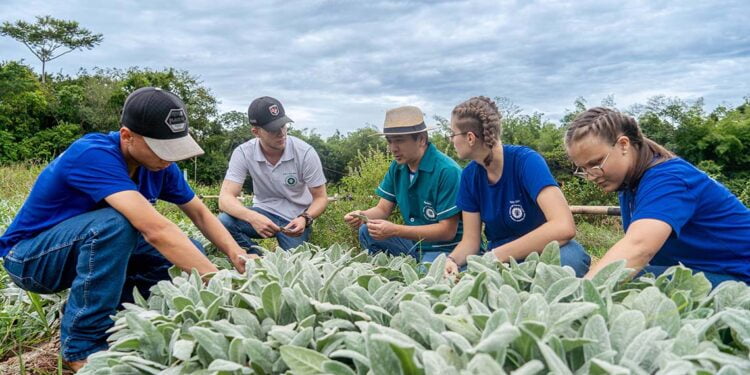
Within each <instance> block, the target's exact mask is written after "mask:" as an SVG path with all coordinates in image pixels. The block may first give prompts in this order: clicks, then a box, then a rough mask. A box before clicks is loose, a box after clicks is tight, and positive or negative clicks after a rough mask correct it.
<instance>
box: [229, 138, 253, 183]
mask: <svg viewBox="0 0 750 375" xmlns="http://www.w3.org/2000/svg"><path fill="white" fill-rule="evenodd" d="M247 163H248V161H247V158H246V157H245V154H244V153H243V152H242V145H240V146H238V147H237V148H235V149H234V152H232V157H231V158H229V166H228V167H227V174H226V175H225V176H224V179H225V180H229V181H232V182H236V183H238V184H240V185H242V184H243V183H245V178H246V177H247V172H248V170H249V168H248V165H247Z"/></svg>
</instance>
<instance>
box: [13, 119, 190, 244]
mask: <svg viewBox="0 0 750 375" xmlns="http://www.w3.org/2000/svg"><path fill="white" fill-rule="evenodd" d="M136 175H137V178H136V181H134V180H133V179H131V178H130V176H129V175H128V167H127V164H126V162H125V158H124V157H123V155H122V151H121V150H120V133H118V132H111V133H109V134H99V133H97V134H93V133H92V134H87V135H85V136H83V137H81V138H80V139H78V140H77V141H75V142H73V144H71V145H70V147H69V148H68V149H67V150H65V152H64V153H62V154H61V155H60V156H58V157H57V158H56V159H55V160H53V161H52V162H51V163H49V165H47V167H45V168H44V170H42V172H41V173H40V174H39V177H38V178H37V180H36V182H35V183H34V186H33V187H32V188H31V192H30V193H29V196H28V197H27V198H26V202H24V204H23V206H22V207H21V210H20V211H18V214H16V217H15V219H13V222H12V223H11V224H10V226H9V227H8V229H7V230H6V231H5V233H4V234H3V236H2V237H0V256H5V255H6V254H7V253H8V252H9V251H10V250H11V248H12V247H13V246H14V245H15V244H16V243H18V242H20V241H22V240H24V239H27V238H31V237H34V236H35V235H37V234H39V233H41V232H43V231H45V230H47V229H49V228H52V227H53V226H55V225H57V224H59V223H61V222H63V221H65V220H67V219H69V218H71V217H73V216H77V215H80V214H82V213H85V212H89V211H93V210H96V209H99V208H103V207H108V205H107V203H106V201H104V198H106V197H108V196H110V195H112V194H114V193H118V192H121V191H126V190H136V191H139V192H140V193H141V194H143V196H144V197H145V198H146V199H147V200H148V201H149V202H151V203H152V204H154V203H156V200H157V199H161V200H164V201H167V202H171V203H175V204H184V203H187V202H189V201H190V200H192V199H193V197H194V196H195V193H193V191H192V189H190V186H188V184H187V182H186V181H185V179H184V178H183V177H182V174H181V173H180V169H179V168H178V167H177V165H176V164H174V163H172V164H171V165H170V166H169V167H167V168H166V169H164V170H161V171H158V172H152V171H149V170H147V169H146V168H143V167H140V168H139V169H138V171H137V173H136Z"/></svg>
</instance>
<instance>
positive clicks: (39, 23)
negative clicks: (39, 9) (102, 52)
mask: <svg viewBox="0 0 750 375" xmlns="http://www.w3.org/2000/svg"><path fill="white" fill-rule="evenodd" d="M0 34H2V35H4V36H9V37H11V38H13V39H15V40H18V41H19V42H21V43H23V44H24V45H25V46H26V47H27V48H28V49H29V50H30V51H31V53H33V54H34V56H36V57H37V58H38V59H39V61H41V62H42V83H44V82H45V72H46V65H47V62H48V61H52V60H54V59H56V58H58V57H60V56H63V55H65V54H67V53H70V52H72V51H75V50H77V49H78V50H83V49H84V48H85V49H92V48H94V47H95V46H97V45H99V44H100V43H101V42H102V39H103V37H102V34H94V33H92V32H91V31H89V30H87V29H84V28H82V27H80V26H79V25H78V22H76V21H66V20H61V19H57V18H54V17H52V16H43V17H42V16H37V17H36V23H28V22H25V21H16V22H15V23H10V22H7V21H6V22H3V26H2V27H0Z"/></svg>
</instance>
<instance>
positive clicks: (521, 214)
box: [508, 201, 526, 223]
mask: <svg viewBox="0 0 750 375" xmlns="http://www.w3.org/2000/svg"><path fill="white" fill-rule="evenodd" d="M519 202H521V201H510V208H509V209H508V213H509V214H510V218H511V219H512V220H513V221H515V222H517V223H520V222H522V221H523V219H525V218H526V211H524V210H523V206H521V204H520V203H519Z"/></svg>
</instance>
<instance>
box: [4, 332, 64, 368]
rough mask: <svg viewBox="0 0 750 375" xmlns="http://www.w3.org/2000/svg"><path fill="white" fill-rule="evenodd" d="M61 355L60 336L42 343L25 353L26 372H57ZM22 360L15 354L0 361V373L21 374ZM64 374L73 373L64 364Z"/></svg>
mask: <svg viewBox="0 0 750 375" xmlns="http://www.w3.org/2000/svg"><path fill="white" fill-rule="evenodd" d="M59 355H60V337H59V336H56V337H53V338H52V339H51V340H50V341H47V342H44V343H40V344H39V346H37V347H36V348H35V349H33V350H29V351H26V352H25V353H23V355H22V356H23V365H24V368H25V373H26V374H39V375H41V374H57V373H58V372H57V368H58V357H59ZM21 373H22V372H21V362H20V361H19V357H18V356H13V357H10V358H8V359H7V360H5V361H4V362H2V363H0V374H2V375H10V374H21ZM62 373H63V374H73V372H72V371H70V370H68V369H66V368H65V367H64V366H63V370H62Z"/></svg>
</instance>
